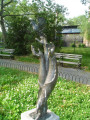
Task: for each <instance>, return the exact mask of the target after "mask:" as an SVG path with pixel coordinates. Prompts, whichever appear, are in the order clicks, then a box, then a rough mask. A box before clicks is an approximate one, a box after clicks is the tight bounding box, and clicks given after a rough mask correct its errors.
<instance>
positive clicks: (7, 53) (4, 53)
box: [0, 48, 15, 59]
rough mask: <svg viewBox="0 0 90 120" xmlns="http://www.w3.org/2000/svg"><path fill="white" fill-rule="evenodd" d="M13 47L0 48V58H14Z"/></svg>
mask: <svg viewBox="0 0 90 120" xmlns="http://www.w3.org/2000/svg"><path fill="white" fill-rule="evenodd" d="M14 51H15V50H14V49H3V48H1V49H0V58H10V59H14V54H13V53H14Z"/></svg>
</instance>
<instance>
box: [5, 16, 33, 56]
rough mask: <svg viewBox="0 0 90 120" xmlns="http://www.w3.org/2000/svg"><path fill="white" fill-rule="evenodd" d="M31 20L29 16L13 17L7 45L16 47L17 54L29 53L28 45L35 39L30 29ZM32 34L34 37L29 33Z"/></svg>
mask: <svg viewBox="0 0 90 120" xmlns="http://www.w3.org/2000/svg"><path fill="white" fill-rule="evenodd" d="M29 27H30V21H29V19H28V18H27V17H24V16H23V17H12V20H11V22H10V23H9V27H8V39H7V41H6V42H7V47H8V48H13V49H15V54H18V55H21V54H27V53H28V52H29V48H28V49H27V46H28V45H29V44H30V42H31V41H32V39H33V33H32V32H31V33H30V31H29ZM28 32H29V33H30V34H32V37H31V36H30V35H28V34H27V33H28Z"/></svg>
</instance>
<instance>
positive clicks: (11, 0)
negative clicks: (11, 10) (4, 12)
mask: <svg viewBox="0 0 90 120" xmlns="http://www.w3.org/2000/svg"><path fill="white" fill-rule="evenodd" d="M12 2H13V0H10V2H8V3H6V4H4V5H3V7H6V6H7V5H9V4H10V3H12Z"/></svg>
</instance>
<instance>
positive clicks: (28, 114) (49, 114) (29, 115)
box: [21, 109, 60, 120]
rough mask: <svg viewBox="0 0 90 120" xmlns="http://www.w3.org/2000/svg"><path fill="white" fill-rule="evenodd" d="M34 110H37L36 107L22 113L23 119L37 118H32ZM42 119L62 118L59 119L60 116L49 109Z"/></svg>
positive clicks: (31, 119)
mask: <svg viewBox="0 0 90 120" xmlns="http://www.w3.org/2000/svg"><path fill="white" fill-rule="evenodd" d="M34 112H36V109H32V110H30V111H26V112H24V113H22V114H21V120H35V119H34V118H32V114H33V113H34ZM42 120H60V119H59V116H57V115H56V114H54V113H53V112H51V111H50V110H48V111H47V114H46V116H45V118H44V119H42Z"/></svg>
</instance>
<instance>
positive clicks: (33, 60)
mask: <svg viewBox="0 0 90 120" xmlns="http://www.w3.org/2000/svg"><path fill="white" fill-rule="evenodd" d="M15 60H17V61H22V62H30V63H39V59H38V57H37V56H33V55H29V56H15Z"/></svg>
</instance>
